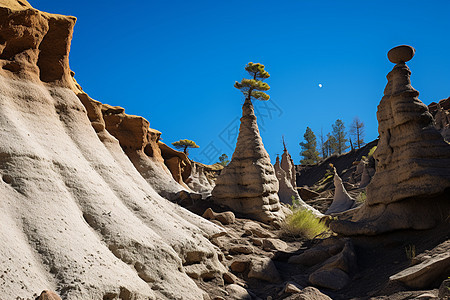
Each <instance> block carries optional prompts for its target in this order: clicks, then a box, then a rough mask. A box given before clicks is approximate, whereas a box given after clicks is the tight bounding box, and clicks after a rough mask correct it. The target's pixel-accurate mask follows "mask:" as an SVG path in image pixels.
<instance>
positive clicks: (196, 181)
mask: <svg viewBox="0 0 450 300" xmlns="http://www.w3.org/2000/svg"><path fill="white" fill-rule="evenodd" d="M191 165H192V171H191V174H190V176H189V178H188V179H186V184H187V186H188V187H189V188H190V189H191V190H193V191H194V192H196V193H200V194H202V196H203V197H208V196H211V192H212V190H213V188H214V186H215V185H216V183H215V181H214V178H216V177H217V176H218V175H217V174H219V172H220V171H221V170H222V169H223V167H222V166H220V165H218V164H216V165H213V166H207V165H204V164H201V163H198V162H191ZM213 167H214V168H213Z"/></svg>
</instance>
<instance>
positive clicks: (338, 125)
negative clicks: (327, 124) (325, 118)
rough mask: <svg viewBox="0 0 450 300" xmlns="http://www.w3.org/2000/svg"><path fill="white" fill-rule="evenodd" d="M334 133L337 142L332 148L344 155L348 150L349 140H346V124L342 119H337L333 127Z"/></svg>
mask: <svg viewBox="0 0 450 300" xmlns="http://www.w3.org/2000/svg"><path fill="white" fill-rule="evenodd" d="M332 128H333V131H332V132H331V135H332V136H333V137H334V139H335V142H334V145H333V146H332V148H333V150H334V152H335V153H338V154H342V153H344V152H345V150H347V148H348V145H347V142H348V139H347V138H346V133H345V126H344V122H342V120H341V119H337V120H336V122H334V124H333V125H332Z"/></svg>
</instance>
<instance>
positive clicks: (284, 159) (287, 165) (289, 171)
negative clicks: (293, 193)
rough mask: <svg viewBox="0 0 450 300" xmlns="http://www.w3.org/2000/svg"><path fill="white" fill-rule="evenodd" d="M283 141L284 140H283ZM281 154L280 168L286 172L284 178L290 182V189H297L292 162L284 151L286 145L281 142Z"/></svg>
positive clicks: (285, 150)
mask: <svg viewBox="0 0 450 300" xmlns="http://www.w3.org/2000/svg"><path fill="white" fill-rule="evenodd" d="M283 141H284V140H283ZM283 147H284V149H283V154H282V155H281V168H282V169H283V170H284V172H286V177H287V179H288V180H289V181H290V183H291V185H292V187H293V188H294V189H295V188H296V187H297V182H296V178H295V177H296V171H295V165H294V160H293V159H292V157H291V155H290V154H289V152H288V151H287V149H286V145H285V144H284V142H283Z"/></svg>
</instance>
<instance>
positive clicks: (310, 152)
mask: <svg viewBox="0 0 450 300" xmlns="http://www.w3.org/2000/svg"><path fill="white" fill-rule="evenodd" d="M303 138H304V139H305V141H304V142H301V143H300V146H301V147H302V152H300V155H301V156H303V159H302V160H300V163H301V164H302V165H311V164H315V163H317V162H318V161H319V152H318V151H317V141H316V135H315V134H314V132H313V131H312V130H311V128H309V127H306V132H305V134H304V135H303Z"/></svg>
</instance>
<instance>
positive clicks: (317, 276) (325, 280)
mask: <svg viewBox="0 0 450 300" xmlns="http://www.w3.org/2000/svg"><path fill="white" fill-rule="evenodd" d="M309 282H311V284H313V285H316V286H319V287H323V288H327V289H331V290H335V291H337V290H340V289H342V288H344V287H345V286H346V285H347V284H348V283H349V282H350V278H349V277H348V275H347V273H345V272H344V271H342V270H340V269H331V270H328V269H324V270H322V269H319V270H317V271H315V272H313V273H312V274H311V275H309Z"/></svg>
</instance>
